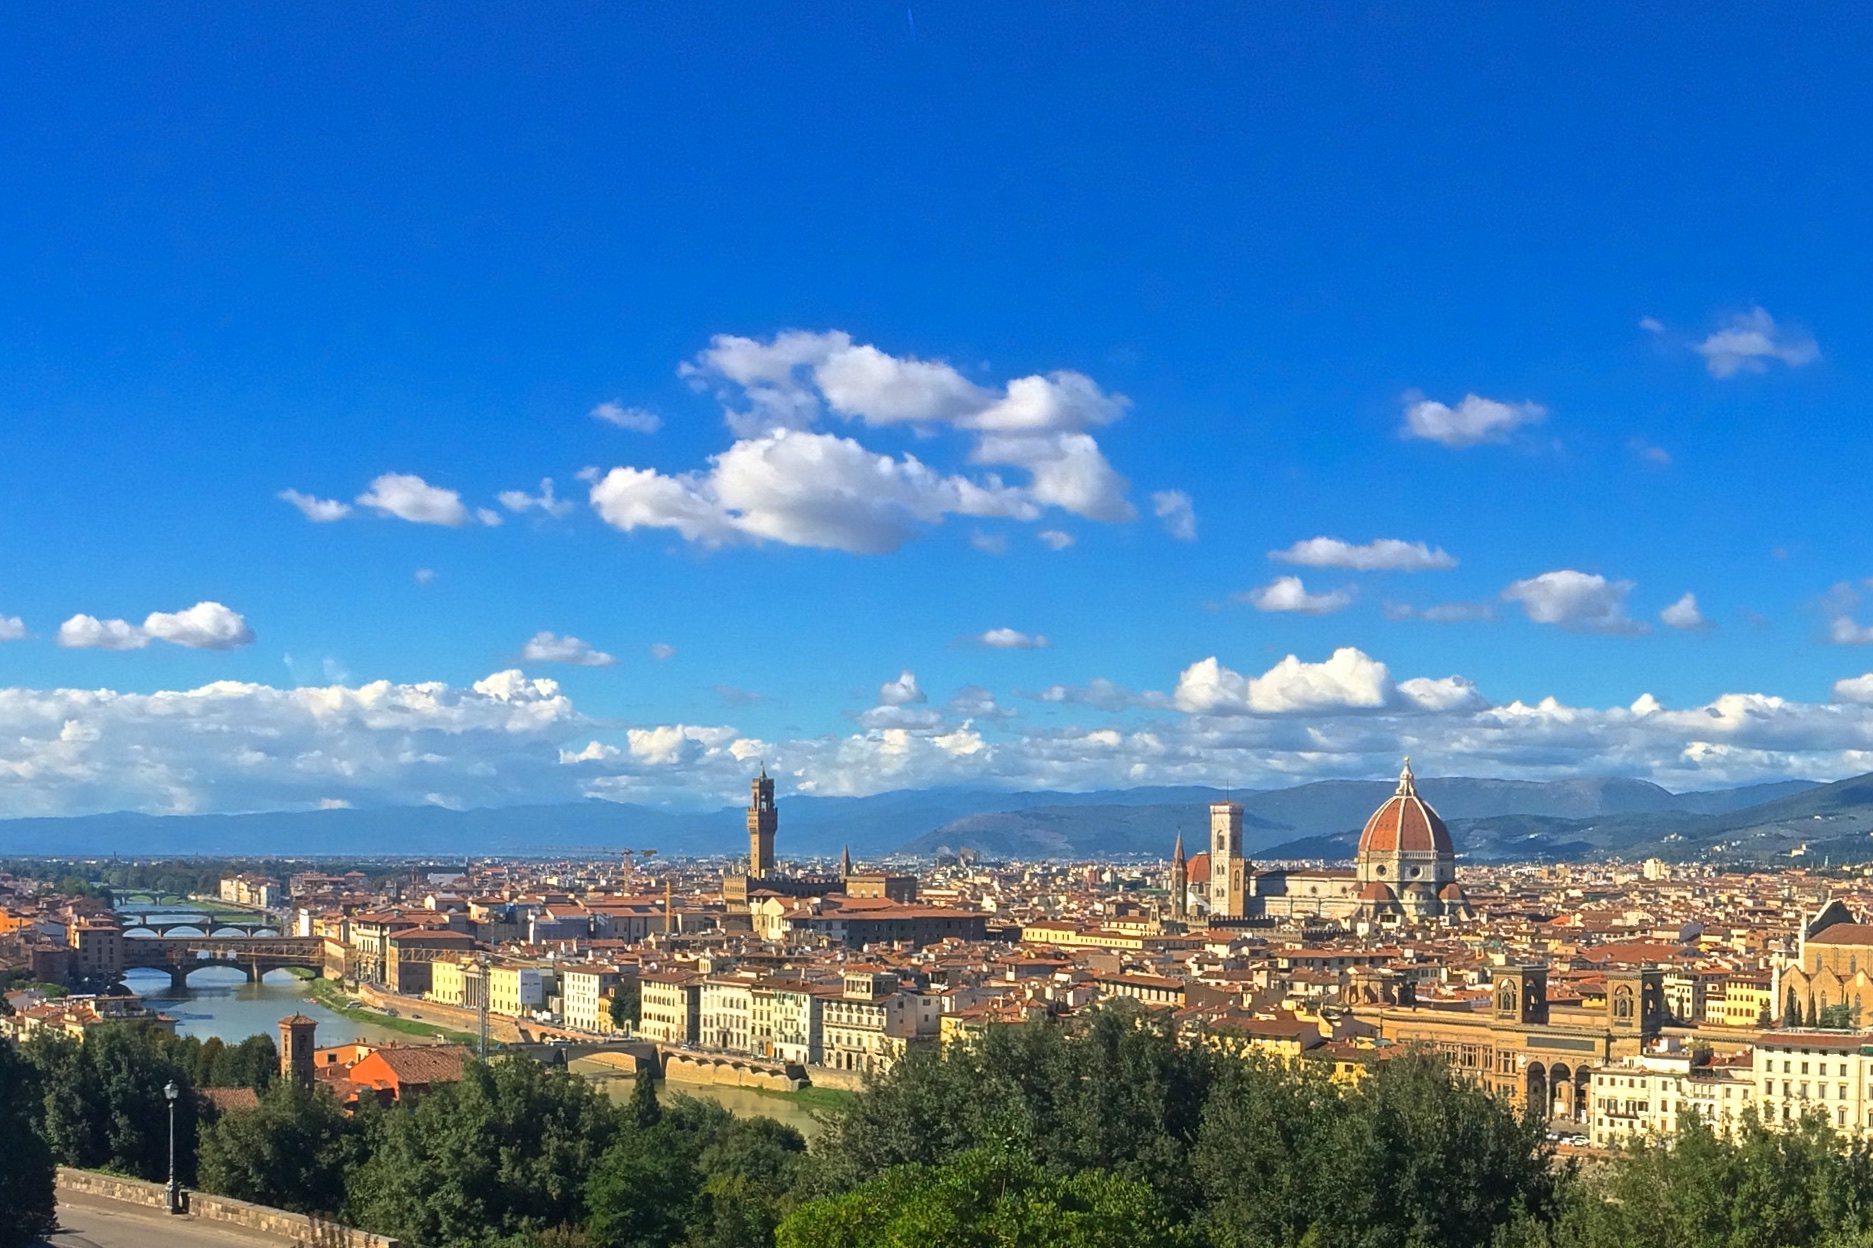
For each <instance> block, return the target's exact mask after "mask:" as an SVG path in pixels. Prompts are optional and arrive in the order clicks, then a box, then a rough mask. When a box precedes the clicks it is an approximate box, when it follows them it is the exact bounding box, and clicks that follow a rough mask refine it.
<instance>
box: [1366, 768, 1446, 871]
mask: <svg viewBox="0 0 1873 1248" xmlns="http://www.w3.org/2000/svg"><path fill="white" fill-rule="evenodd" d="M1359 852H1360V854H1361V855H1362V856H1363V855H1365V854H1393V853H1405V854H1412V853H1418V854H1428V853H1437V854H1446V855H1454V853H1455V850H1454V849H1453V848H1452V847H1451V843H1450V829H1449V828H1446V827H1445V826H1444V821H1443V820H1442V819H1440V818H1438V815H1437V812H1436V811H1434V810H1432V809H1431V808H1430V806H1429V805H1427V804H1426V803H1425V801H1424V799H1423V798H1421V797H1419V796H1418V790H1417V786H1416V784H1415V782H1414V780H1413V777H1412V774H1411V764H1410V763H1409V762H1407V763H1406V764H1405V770H1404V773H1403V774H1402V775H1400V776H1399V778H1398V791H1397V792H1396V793H1394V794H1392V796H1390V797H1388V798H1386V799H1385V804H1384V805H1383V806H1380V807H1379V808H1378V809H1377V810H1375V811H1373V812H1372V818H1370V819H1368V820H1366V829H1365V831H1363V832H1361V833H1360V834H1359Z"/></svg>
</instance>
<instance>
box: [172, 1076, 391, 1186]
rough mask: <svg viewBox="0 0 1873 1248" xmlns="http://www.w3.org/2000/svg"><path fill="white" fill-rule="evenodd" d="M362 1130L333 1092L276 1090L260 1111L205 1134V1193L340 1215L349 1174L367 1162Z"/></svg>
mask: <svg viewBox="0 0 1873 1248" xmlns="http://www.w3.org/2000/svg"><path fill="white" fill-rule="evenodd" d="M361 1145H362V1139H361V1130H360V1128H359V1127H357V1126H356V1125H354V1124H353V1122H352V1120H351V1119H350V1118H349V1117H348V1116H347V1115H346V1114H345V1111H344V1108H343V1107H342V1106H341V1105H339V1103H338V1100H337V1098H335V1097H334V1096H333V1095H332V1094H331V1093H330V1092H329V1091H328V1090H326V1089H325V1088H322V1087H310V1088H309V1087H306V1086H304V1085H303V1084H301V1083H300V1082H299V1081H298V1080H296V1079H281V1080H277V1081H275V1082H274V1084H273V1086H272V1087H270V1088H269V1089H268V1090H267V1092H266V1095H265V1096H263V1097H261V1100H260V1106H259V1108H257V1109H251V1110H236V1111H234V1112H232V1113H229V1114H226V1115H224V1116H223V1117H222V1118H221V1119H220V1120H219V1121H218V1122H216V1123H214V1124H213V1125H212V1126H210V1127H208V1128H207V1129H206V1130H204V1131H203V1132H202V1136H201V1151H200V1161H199V1168H200V1182H201V1186H202V1188H203V1190H205V1191H210V1192H215V1193H218V1194H220V1195H223V1196H232V1197H234V1198H235V1199H236V1200H248V1201H253V1202H254V1203H256V1204H261V1205H273V1206H275V1207H277V1208H281V1209H293V1210H297V1211H299V1212H302V1213H328V1214H329V1213H337V1212H338V1211H339V1210H340V1209H341V1208H342V1207H343V1205H344V1201H345V1174H346V1171H347V1170H348V1169H349V1168H350V1167H351V1166H352V1165H355V1164H357V1162H358V1161H359V1160H361V1158H360V1156H359V1153H360V1152H361Z"/></svg>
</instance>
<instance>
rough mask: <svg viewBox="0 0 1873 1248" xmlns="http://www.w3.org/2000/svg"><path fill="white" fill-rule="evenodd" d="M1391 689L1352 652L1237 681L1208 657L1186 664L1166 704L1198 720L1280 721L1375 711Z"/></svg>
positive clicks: (1382, 674)
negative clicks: (1248, 717)
mask: <svg viewBox="0 0 1873 1248" xmlns="http://www.w3.org/2000/svg"><path fill="white" fill-rule="evenodd" d="M1393 693H1394V686H1393V684H1392V678H1391V674H1390V673H1389V672H1388V671H1387V670H1386V667H1385V664H1383V663H1381V662H1379V661H1378V660H1377V659H1375V658H1373V657H1372V656H1370V655H1368V654H1366V653H1365V652H1364V651H1361V650H1358V649H1355V648H1354V647H1352V646H1342V647H1341V648H1340V649H1338V650H1335V651H1334V652H1333V654H1332V655H1331V657H1329V658H1328V659H1327V660H1326V662H1324V663H1303V662H1302V661H1301V660H1300V658H1299V657H1298V656H1296V655H1292V654H1290V655H1289V656H1288V657H1287V658H1285V659H1283V660H1281V662H1279V663H1277V664H1275V666H1273V667H1271V668H1269V669H1268V670H1267V671H1266V672H1264V673H1262V674H1261V675H1260V676H1252V677H1249V676H1243V675H1242V674H1241V673H1239V672H1234V671H1231V670H1230V669H1229V668H1226V667H1224V666H1222V665H1221V664H1220V663H1218V662H1217V661H1216V659H1215V657H1214V656H1212V657H1210V658H1207V659H1203V660H1200V661H1199V662H1196V663H1192V664H1191V665H1190V666H1189V667H1187V668H1185V669H1184V670H1183V672H1182V674H1180V675H1179V676H1178V678H1177V688H1176V690H1175V692H1173V693H1172V695H1171V698H1172V701H1173V702H1174V703H1175V704H1176V706H1177V708H1178V709H1179V710H1184V711H1190V712H1193V713H1196V714H1203V715H1245V714H1255V715H1284V714H1289V713H1292V712H1296V711H1350V710H1378V709H1381V708H1383V707H1385V706H1387V705H1388V704H1390V703H1391V701H1392V699H1393Z"/></svg>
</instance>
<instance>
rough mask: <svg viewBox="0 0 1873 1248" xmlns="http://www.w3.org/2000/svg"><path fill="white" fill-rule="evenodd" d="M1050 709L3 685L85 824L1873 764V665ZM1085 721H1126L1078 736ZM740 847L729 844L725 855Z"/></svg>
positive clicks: (1723, 781) (11, 784)
mask: <svg viewBox="0 0 1873 1248" xmlns="http://www.w3.org/2000/svg"><path fill="white" fill-rule="evenodd" d="M912 681H913V682H914V678H912ZM891 683H892V684H897V685H900V686H902V685H903V684H904V680H903V678H902V677H900V678H899V680H898V681H894V682H891ZM919 692H922V690H921V689H920V690H919ZM931 696H932V699H934V695H931ZM1029 696H1036V697H1041V698H1044V699H1045V700H1047V701H1049V702H1051V703H1053V704H1054V705H1055V706H1056V708H1057V710H1056V711H1055V712H1054V713H1053V714H1050V715H1048V716H1045V717H1036V718H1035V719H1034V720H1027V719H1024V718H1022V717H1019V716H1012V715H1011V714H1010V713H1009V712H1007V711H1006V710H1005V709H1003V708H1001V707H999V706H998V705H997V704H996V702H995V699H994V696H993V695H992V694H990V693H989V692H988V691H986V690H984V689H981V688H980V687H976V686H968V687H964V688H962V689H958V690H957V691H956V692H955V693H954V695H953V696H951V697H949V698H947V699H946V700H945V702H944V704H943V709H942V710H938V709H937V708H936V707H934V706H931V705H928V704H927V703H926V704H905V705H901V706H889V705H880V706H877V707H874V708H873V709H872V710H871V711H868V712H865V714H864V715H862V716H860V717H859V723H858V725H857V727H856V728H855V729H850V728H849V729H848V730H845V731H826V732H823V733H821V734H819V735H805V736H794V737H791V738H787V739H781V740H772V741H769V740H762V739H759V738H755V737H750V736H744V735H741V734H740V733H739V732H738V731H737V730H736V729H734V728H732V727H728V726H724V725H696V724H688V723H658V722H655V721H650V722H636V723H612V722H602V723H601V722H599V721H596V720H593V719H591V718H589V717H587V716H586V715H583V714H581V713H580V711H579V710H578V709H577V708H575V707H574V706H573V705H572V703H571V701H570V699H568V698H567V696H566V695H565V694H564V692H563V691H561V690H560V689H559V687H558V686H557V685H556V684H555V683H554V682H552V681H550V680H529V679H528V678H527V677H525V676H523V675H522V674H521V673H519V672H497V673H495V674H494V675H492V676H490V677H488V678H486V679H485V680H481V681H477V682H475V683H474V684H473V685H472V686H469V687H466V688H461V687H456V686H453V685H450V684H447V683H444V682H425V683H420V684H392V683H390V682H387V681H378V682H372V683H370V684H365V685H361V686H357V687H352V686H349V685H347V684H332V685H325V686H310V687H303V688H274V687H271V686H266V685H256V684H246V683H242V682H236V681H221V682H216V683H214V684H212V685H207V686H204V687H202V688H199V689H193V690H187V691H162V692H157V693H136V694H126V693H117V692H113V691H111V690H107V689H106V690H99V689H91V690H71V689H53V690H36V689H19V688H14V689H0V807H3V808H4V809H7V810H9V811H12V812H15V813H17V814H20V815H63V814H82V813H89V812H97V811H110V810H126V809H129V810H142V811H148V812H152V813H182V812H195V811H206V810H217V811H256V810H309V809H315V808H317V807H318V806H319V805H320V804H327V805H329V804H332V803H335V802H345V803H349V804H350V805H352V806H355V807H358V808H371V807H382V806H386V805H403V806H411V805H418V804H423V803H433V804H441V805H445V806H449V807H452V808H468V807H475V806H487V805H508V804H515V803H527V804H532V803H549V802H559V801H571V800H577V799H578V798H582V797H601V798H607V799H611V800H617V801H641V802H651V803H656V804H666V805H676V806H681V807H686V808H696V809H713V808H715V807H718V806H720V805H721V804H723V803H724V802H737V801H740V800H742V799H743V798H744V797H745V795H746V791H747V780H748V776H749V775H750V774H751V773H752V772H753V770H754V768H755V767H756V766H757V765H758V764H759V763H760V762H761V761H762V760H765V761H766V763H767V765H768V767H769V771H770V774H772V775H774V776H776V778H777V779H779V780H780V781H781V782H782V784H783V785H784V786H785V788H786V790H787V791H788V792H790V793H811V794H821V795H828V796H833V795H861V794H872V793H880V792H886V791H890V790H901V789H914V788H927V787H935V786H951V785H954V786H968V787H973V788H993V789H1004V790H1009V791H1037V790H1061V791H1087V790H1094V789H1109V788H1116V787H1124V786H1129V785H1199V784H1213V783H1215V782H1216V778H1217V777H1218V776H1229V777H1233V778H1234V779H1235V781H1236V782H1237V783H1239V784H1244V785H1253V786H1255V787H1281V786H1285V785H1289V784H1294V783H1298V782H1301V781H1304V780H1310V779H1319V778H1330V777H1360V778H1379V777H1384V776H1387V775H1390V774H1392V773H1393V772H1394V771H1395V769H1396V768H1397V765H1398V757H1399V755H1400V754H1402V753H1410V754H1411V755H1412V756H1413V758H1414V761H1416V762H1417V763H1418V764H1419V767H1420V771H1421V773H1422V774H1426V775H1484V776H1500V777H1505V778H1519V779H1557V778H1569V777H1577V776H1581V775H1591V776H1607V775H1617V776H1634V777H1644V778H1647V779H1651V780H1654V781H1656V782H1657V783H1659V784H1662V785H1664V786H1665V787H1667V788H1669V789H1672V790H1674V791H1684V790H1687V789H1709V788H1716V787H1723V786H1727V785H1732V784H1742V783H1749V782H1753V781H1757V780H1763V779H1770V778H1781V777H1803V778H1811V779H1822V780H1826V779H1837V778H1840V777H1842V776H1847V775H1854V774H1859V773H1862V772H1866V771H1870V770H1873V673H1868V674H1867V675H1866V676H1864V677H1861V676H1855V677H1849V678H1846V679H1843V680H1841V681H1839V682H1838V683H1837V684H1836V686H1835V694H1834V698H1833V699H1832V700H1831V701H1828V702H1824V703H1804V702H1799V701H1795V700H1792V699H1787V698H1783V697H1779V696H1776V695H1774V694H1769V693H1750V692H1734V693H1722V694H1719V695H1717V696H1715V697H1712V698H1709V699H1708V700H1704V701H1699V702H1695V703H1693V704H1691V705H1689V706H1685V707H1682V708H1672V707H1667V706H1665V705H1664V704H1662V703H1661V702H1660V701H1659V700H1658V699H1657V698H1656V697H1653V696H1651V695H1650V694H1641V695H1640V696H1638V697H1636V698H1635V699H1633V700H1632V701H1631V702H1630V704H1629V705H1614V706H1607V707H1594V706H1573V705H1567V704H1564V703H1562V702H1560V701H1558V700H1557V699H1555V698H1552V697H1544V698H1539V699H1535V698H1529V699H1526V700H1523V699H1517V700H1514V701H1510V702H1508V703H1506V704H1495V705H1492V704H1490V703H1489V702H1488V701H1487V700H1486V699H1485V698H1484V697H1483V695H1482V693H1481V692H1480V691H1479V690H1477V689H1476V687H1475V685H1474V684H1473V683H1472V682H1471V681H1469V680H1468V679H1466V678H1464V677H1462V676H1455V675H1453V676H1446V677H1441V678H1431V677H1413V678H1410V679H1402V680H1397V681H1396V682H1394V681H1393V680H1392V678H1391V676H1390V673H1389V670H1388V669H1387V667H1386V665H1385V664H1384V663H1383V662H1381V661H1380V660H1378V659H1377V658H1374V657H1372V656H1369V655H1366V654H1363V653H1362V652H1360V651H1359V650H1357V649H1353V648H1350V647H1348V648H1342V649H1340V650H1338V651H1335V652H1334V653H1333V655H1332V657H1330V658H1328V659H1326V661H1324V662H1319V663H1313V662H1302V661H1301V660H1300V659H1298V658H1296V657H1294V656H1289V657H1288V658H1286V659H1284V660H1283V661H1282V662H1281V663H1278V664H1275V665H1274V666H1273V667H1272V668H1270V669H1269V670H1268V671H1266V672H1264V673H1262V674H1261V675H1259V676H1255V675H1243V674H1239V673H1237V672H1235V671H1232V670H1230V669H1229V668H1227V667H1225V666H1223V665H1222V664H1221V663H1220V662H1218V661H1217V660H1216V659H1215V658H1210V659H1206V660H1204V661H1202V662H1200V663H1195V664H1191V665H1190V666H1189V667H1188V668H1187V669H1186V670H1185V671H1184V672H1183V673H1182V675H1181V676H1180V677H1179V679H1178V680H1177V692H1176V694H1175V697H1174V699H1173V697H1171V696H1167V695H1164V694H1158V693H1150V692H1146V693H1129V692H1127V691H1126V690H1123V689H1121V688H1120V687H1118V686H1117V685H1115V684H1113V683H1112V682H1110V681H1106V680H1103V679H1096V680H1093V681H1090V682H1088V683H1087V684H1085V685H1084V686H1077V687H1075V686H1057V687H1055V688H1054V689H1050V690H1048V691H1047V692H1046V693H1045V694H1042V695H1029ZM1075 713H1081V714H1096V715H1098V716H1100V717H1101V718H1100V719H1099V720H1098V721H1096V722H1093V723H1090V724H1085V723H1061V722H1059V721H1060V719H1061V718H1062V717H1063V716H1064V715H1070V714H1075ZM595 737H599V738H602V739H595ZM731 839H732V833H731V832H729V831H727V830H724V833H723V837H722V847H723V848H726V847H727V845H728V842H729V841H730V840H731Z"/></svg>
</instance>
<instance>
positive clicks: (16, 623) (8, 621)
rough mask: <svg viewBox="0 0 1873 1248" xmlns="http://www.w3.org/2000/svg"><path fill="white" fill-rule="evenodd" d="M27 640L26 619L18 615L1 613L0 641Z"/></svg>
mask: <svg viewBox="0 0 1873 1248" xmlns="http://www.w3.org/2000/svg"><path fill="white" fill-rule="evenodd" d="M24 640H26V621H25V620H22V619H21V618H20V617H19V616H17V615H0V641H24Z"/></svg>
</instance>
